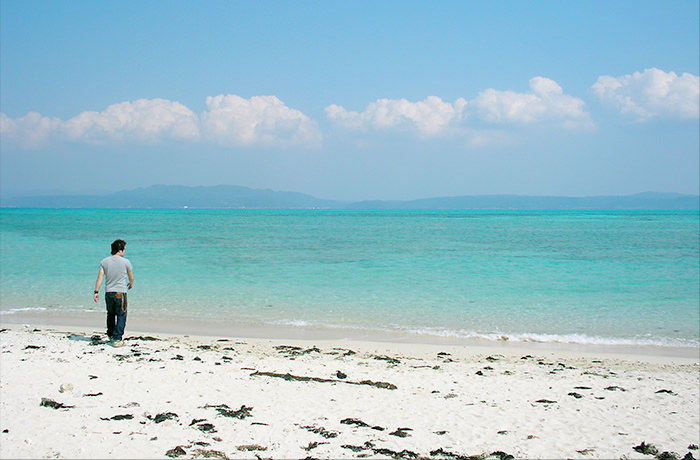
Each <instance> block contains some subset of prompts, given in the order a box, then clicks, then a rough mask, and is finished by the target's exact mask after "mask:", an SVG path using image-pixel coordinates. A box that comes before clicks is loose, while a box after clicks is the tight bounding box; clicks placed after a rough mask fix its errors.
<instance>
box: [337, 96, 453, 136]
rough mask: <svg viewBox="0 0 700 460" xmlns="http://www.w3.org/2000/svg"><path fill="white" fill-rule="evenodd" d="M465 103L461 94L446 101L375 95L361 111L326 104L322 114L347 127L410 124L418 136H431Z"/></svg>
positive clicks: (438, 131)
mask: <svg viewBox="0 0 700 460" xmlns="http://www.w3.org/2000/svg"><path fill="white" fill-rule="evenodd" d="M466 105H467V101H465V100H464V99H461V98H460V99H458V100H457V101H455V103H454V104H450V103H449V102H444V101H443V100H442V99H440V98H439V97H436V96H429V97H428V98H426V99H425V100H424V101H419V102H409V101H407V100H406V99H398V100H396V99H379V100H377V101H376V102H373V103H371V104H369V105H368V106H367V108H366V109H365V111H364V112H362V113H358V112H352V111H348V110H346V109H345V108H343V107H341V106H338V105H330V106H328V107H326V115H327V116H328V118H330V119H331V120H333V121H335V122H337V123H338V124H340V125H341V126H344V127H346V128H349V129H361V130H366V129H369V128H373V129H377V130H381V129H387V128H397V127H410V128H415V129H417V130H418V132H419V133H420V134H421V135H422V136H425V137H432V136H437V135H440V134H442V133H444V132H445V130H446V129H447V128H448V126H449V125H450V124H451V123H453V122H455V121H458V120H460V119H461V117H462V112H463V111H464V108H465V107H466Z"/></svg>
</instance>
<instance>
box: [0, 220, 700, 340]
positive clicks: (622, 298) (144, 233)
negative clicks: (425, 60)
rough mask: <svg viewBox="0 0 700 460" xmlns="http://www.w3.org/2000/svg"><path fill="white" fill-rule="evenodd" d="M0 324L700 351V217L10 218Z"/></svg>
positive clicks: (1, 231)
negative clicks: (124, 271)
mask: <svg viewBox="0 0 700 460" xmlns="http://www.w3.org/2000/svg"><path fill="white" fill-rule="evenodd" d="M0 217H1V219H0V287H1V290H0V314H2V316H0V320H1V319H2V317H5V318H7V317H8V315H13V314H16V312H19V311H47V312H54V313H61V312H66V313H71V314H76V313H80V312H95V311H102V310H103V309H104V306H103V305H102V303H101V302H102V301H100V303H99V304H95V303H94V302H93V300H92V291H93V287H94V283H95V278H96V276H97V271H98V266H99V261H100V260H101V259H102V258H103V257H105V256H107V255H109V249H110V243H111V242H112V241H113V240H114V239H117V238H122V239H124V240H126V241H127V249H126V257H127V258H128V259H129V260H130V261H131V263H132V265H133V267H134V275H135V278H136V282H135V285H134V289H133V290H132V291H130V292H129V310H130V315H132V316H133V315H138V316H139V317H144V318H153V319H158V320H167V319H168V318H171V319H200V320H214V321H220V322H228V323H231V324H238V325H246V324H257V325H263V326H264V325H266V324H267V325H278V326H279V325H284V326H286V327H291V328H295V327H318V328H334V329H336V330H338V329H340V330H342V329H347V330H367V331H372V332H373V333H375V334H382V333H383V332H385V333H393V332H397V331H398V332H402V333H415V334H427V335H431V336H439V337H459V338H485V339H499V338H501V337H503V336H507V337H508V338H509V339H510V340H512V341H518V340H523V341H549V342H566V343H582V344H587V343H599V344H627V345H635V344H650V345H663V346H672V347H676V346H698V345H699V344H700V337H699V336H700V332H699V328H700V214H699V213H698V212H697V211H678V212H677V211H536V212H528V211H442V210H435V211H344V210H275V211H263V210H191V209H180V210H70V209H59V210H38V209H35V210H27V209H2V210H1V211H0Z"/></svg>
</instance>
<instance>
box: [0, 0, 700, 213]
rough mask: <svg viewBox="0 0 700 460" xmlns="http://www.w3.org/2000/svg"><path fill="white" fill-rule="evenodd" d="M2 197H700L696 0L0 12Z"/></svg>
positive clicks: (86, 5)
mask: <svg viewBox="0 0 700 460" xmlns="http://www.w3.org/2000/svg"><path fill="white" fill-rule="evenodd" d="M0 21H1V23H0V109H1V112H2V115H1V118H0V122H1V124H0V127H1V130H2V131H1V136H2V137H1V141H0V148H1V150H0V153H1V156H0V187H1V189H0V191H1V192H2V193H3V194H4V195H6V196H8V195H14V194H23V193H44V192H66V193H89V192H109V191H116V190H123V189H132V188H136V187H145V186H149V185H153V184H182V185H217V184H234V185H243V186H248V187H253V188H271V189H275V190H293V191H300V192H304V193H309V194H312V195H315V196H317V197H321V198H334V199H348V200H359V199H373V198H377V199H411V198H422V197H432V196H445V195H474V194H502V193H516V194H530V195H570V196H587V195H608V194H631V193H637V192H643V191H659V192H681V193H698V189H699V187H700V179H699V176H700V144H699V143H700V128H699V119H698V118H699V115H698V112H699V109H698V106H699V100H700V95H699V94H700V93H699V91H700V89H699V88H700V83H699V80H698V75H699V74H700V69H699V66H700V64H699V62H700V52H699V41H700V39H699V38H698V37H699V36H700V31H699V24H700V12H699V6H698V2H697V1H680V0H676V1H671V2H669V1H634V2H632V1H622V0H620V1H612V2H611V1H596V0H593V1H586V2H579V1H570V2H568V1H567V2H562V1H537V2H530V1H528V2H525V1H508V2H505V1H503V2H481V1H479V2H477V1H443V2H414V1H383V2H360V1H358V2H341V1H328V2H320V1H259V2H257V1H256V2H252V1H250V2H244V1H205V2H194V1H182V0H175V1H162V2H161V1H149V2H137V1H120V2H115V1H103V2H92V1H84V0H75V1H69V2H59V1H47V0H42V1H36V0H22V1H19V0H3V1H2V2H1V3H0Z"/></svg>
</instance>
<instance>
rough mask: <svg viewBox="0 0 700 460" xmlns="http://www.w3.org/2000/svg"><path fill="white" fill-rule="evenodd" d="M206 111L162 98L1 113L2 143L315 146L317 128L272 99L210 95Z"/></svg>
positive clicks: (33, 145)
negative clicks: (98, 108)
mask: <svg viewBox="0 0 700 460" xmlns="http://www.w3.org/2000/svg"><path fill="white" fill-rule="evenodd" d="M206 104H207V110H206V111H205V112H203V113H202V114H201V118H200V117H198V116H197V115H196V114H195V113H194V112H192V110H190V109H189V108H187V107H186V106H184V105H183V104H180V103H179V102H173V101H169V100H166V99H139V100H137V101H134V102H120V103H118V104H113V105H110V106H109V107H107V108H106V109H105V110H104V111H102V112H93V111H86V112H83V113H81V114H79V115H77V116H75V117H73V118H71V119H69V120H67V121H61V120H60V119H58V118H47V117H43V116H41V115H40V114H38V113H33V112H30V113H28V114H27V115H26V116H24V117H22V118H16V119H12V118H9V117H8V116H6V115H5V114H2V116H1V118H0V129H1V131H0V133H2V137H3V140H7V141H10V142H12V143H14V144H15V145H18V146H19V147H21V148H38V147H41V146H43V145H45V144H46V143H47V142H48V141H49V140H50V139H54V140H68V141H72V142H88V143H105V142H110V141H126V142H141V143H144V142H145V143H156V142H159V141H162V140H166V139H175V140H188V141H198V140H206V141H211V142H215V143H218V144H222V145H240V146H254V145H265V146H278V147H279V146H291V145H305V146H307V147H317V146H318V145H319V144H320V142H321V138H322V136H321V132H320V130H319V128H318V124H317V123H316V122H315V121H313V120H311V119H309V118H308V117H307V116H306V115H304V114H303V113H302V112H300V111H298V110H294V109H291V108H289V107H287V106H286V105H285V104H284V103H283V102H282V101H280V100H279V99H278V98H276V97H275V96H255V97H252V98H250V99H244V98H242V97H239V96H236V95H219V96H215V97H208V98H207V100H206Z"/></svg>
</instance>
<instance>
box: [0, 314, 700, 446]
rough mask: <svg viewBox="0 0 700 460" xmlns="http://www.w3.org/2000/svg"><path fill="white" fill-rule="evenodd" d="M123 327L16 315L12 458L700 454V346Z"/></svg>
mask: <svg viewBox="0 0 700 460" xmlns="http://www.w3.org/2000/svg"><path fill="white" fill-rule="evenodd" d="M125 338H126V340H125V346H124V347H121V348H115V347H113V346H112V345H111V344H109V343H108V342H107V341H106V337H105V336H104V332H103V331H102V330H97V329H95V328H89V327H85V326H72V327H69V326H65V325H61V326H55V327H48V326H43V325H19V324H3V325H2V332H0V346H1V352H0V457H2V458H168V457H173V458H178V457H181V458H275V459H278V458H307V457H309V458H438V459H440V458H444V459H459V458H511V457H510V456H512V457H514V458H547V459H549V458H645V459H652V458H654V457H659V456H661V455H663V454H664V453H665V452H666V453H669V454H673V455H676V457H677V458H684V457H686V458H691V456H693V457H694V458H696V459H698V458H700V454H699V452H700V451H698V450H697V446H698V445H700V372H699V371H700V367H699V365H698V358H697V355H695V356H694V357H664V356H659V355H656V356H646V355H624V356H623V355H613V354H608V353H598V352H597V351H596V352H595V353H591V352H589V351H580V352H577V351H571V350H569V351H563V350H547V349H543V348H541V347H529V348H528V347H527V346H520V347H503V346H492V347H489V346H465V345H448V344H440V345H436V344H417V343H389V342H363V341H359V340H341V339H333V340H313V341H308V340H285V339H279V338H277V339H254V338H232V337H221V336H218V337H206V336H184V335H168V334H164V333H138V332H134V331H132V330H129V329H127V334H126V336H125ZM669 458H671V457H669Z"/></svg>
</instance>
